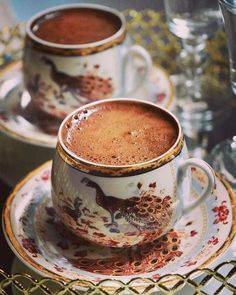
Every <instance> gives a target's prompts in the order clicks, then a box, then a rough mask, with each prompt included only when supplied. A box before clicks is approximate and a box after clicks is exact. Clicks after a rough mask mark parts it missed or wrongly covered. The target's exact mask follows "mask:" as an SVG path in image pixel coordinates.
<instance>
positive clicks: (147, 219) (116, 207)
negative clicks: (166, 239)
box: [81, 177, 172, 236]
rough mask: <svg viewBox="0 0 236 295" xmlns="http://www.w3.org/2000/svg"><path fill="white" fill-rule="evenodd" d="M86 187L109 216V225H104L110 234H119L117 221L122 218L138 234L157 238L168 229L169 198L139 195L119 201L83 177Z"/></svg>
mask: <svg viewBox="0 0 236 295" xmlns="http://www.w3.org/2000/svg"><path fill="white" fill-rule="evenodd" d="M81 182H82V183H84V184H85V185H86V186H87V187H90V188H93V189H95V193H96V197H95V200H96V203H97V205H99V206H100V207H102V208H103V209H104V210H106V211H108V212H109V213H110V216H111V223H107V224H105V226H106V227H108V228H109V230H110V232H114V233H119V232H120V230H119V225H118V222H117V220H118V219H120V218H124V219H125V220H126V221H127V222H128V223H129V224H131V225H133V226H134V227H135V228H137V229H138V230H139V231H140V232H142V231H149V232H154V231H155V234H156V235H157V236H159V235H161V234H162V233H163V230H164V229H166V228H167V227H168V225H169V224H170V221H171V218H172V206H171V204H172V200H171V197H170V196H165V197H164V198H161V197H158V196H155V195H153V194H150V193H148V192H147V193H146V194H145V193H141V194H140V195H139V196H132V197H130V198H127V199H121V198H118V197H115V196H108V195H106V194H105V193H104V191H103V190H102V188H101V187H100V186H99V185H98V184H97V183H96V182H94V181H92V180H90V179H89V178H87V177H85V178H83V179H82V181H81Z"/></svg>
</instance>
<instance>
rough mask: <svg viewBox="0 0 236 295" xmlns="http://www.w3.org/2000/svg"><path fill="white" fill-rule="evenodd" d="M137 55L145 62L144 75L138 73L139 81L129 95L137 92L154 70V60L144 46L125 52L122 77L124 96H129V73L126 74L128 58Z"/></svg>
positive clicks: (133, 47) (137, 46) (135, 46)
mask: <svg viewBox="0 0 236 295" xmlns="http://www.w3.org/2000/svg"><path fill="white" fill-rule="evenodd" d="M134 54H135V55H137V56H139V57H141V58H142V60H143V61H144V73H143V74H142V75H140V73H137V77H138V79H137V81H136V82H135V84H134V86H133V88H132V89H131V90H129V93H132V92H134V91H135V90H137V89H138V87H139V86H140V85H141V84H142V83H143V82H144V81H145V79H146V78H147V76H148V75H149V73H150V72H151V69H152V59H151V56H150V54H149V53H148V52H147V50H146V49H144V48H143V47H142V46H139V45H133V46H131V47H130V48H128V49H127V51H126V52H125V54H124V56H123V62H122V71H121V72H122V77H121V85H122V86H121V89H122V94H123V95H124V94H126V95H127V89H126V88H127V85H126V84H127V83H126V81H127V73H126V70H125V68H126V64H127V61H128V57H129V56H130V55H134Z"/></svg>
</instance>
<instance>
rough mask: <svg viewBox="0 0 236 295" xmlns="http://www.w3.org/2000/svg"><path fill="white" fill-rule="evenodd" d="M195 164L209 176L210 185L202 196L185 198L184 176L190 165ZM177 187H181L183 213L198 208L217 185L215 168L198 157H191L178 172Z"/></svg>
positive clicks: (181, 165) (180, 195)
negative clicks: (190, 198) (191, 198)
mask: <svg viewBox="0 0 236 295" xmlns="http://www.w3.org/2000/svg"><path fill="white" fill-rule="evenodd" d="M191 166H194V167H198V168H200V169H201V170H203V171H204V172H205V173H206V176H207V178H208V185H207V187H206V189H205V190H204V191H203V192H202V194H201V196H199V198H197V199H196V200H193V201H189V202H188V201H186V200H184V196H183V193H182V192H183V191H184V187H183V186H184V178H185V177H186V175H187V173H188V169H189V167H191ZM177 187H178V188H181V193H179V194H178V195H179V198H180V200H181V203H182V204H183V209H182V215H185V214H187V213H189V212H190V211H191V210H192V209H194V208H196V207H197V206H198V205H199V204H200V203H201V202H203V201H204V200H205V199H206V198H207V197H208V196H209V195H210V194H211V192H212V191H213V189H214V187H215V173H214V171H213V169H212V168H211V167H210V166H209V165H208V164H207V163H206V162H205V161H203V160H201V159H197V158H191V159H187V160H185V161H183V162H182V163H181V164H180V166H179V169H178V172H177Z"/></svg>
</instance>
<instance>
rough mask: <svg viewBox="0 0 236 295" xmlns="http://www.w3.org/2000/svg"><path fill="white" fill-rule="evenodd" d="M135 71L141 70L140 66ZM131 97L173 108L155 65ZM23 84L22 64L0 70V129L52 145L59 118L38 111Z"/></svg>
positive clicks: (163, 74)
mask: <svg viewBox="0 0 236 295" xmlns="http://www.w3.org/2000/svg"><path fill="white" fill-rule="evenodd" d="M138 70H140V72H141V71H142V67H139V68H138ZM132 97H134V98H138V99H148V100H150V101H152V102H155V103H157V104H159V105H161V106H163V107H167V108H171V107H173V101H174V99H173V86H172V83H171V81H170V79H169V77H168V75H167V73H166V72H165V71H164V70H163V69H162V68H161V67H158V66H154V68H153V70H152V72H151V74H150V77H149V79H148V80H147V83H146V85H145V86H143V87H139V89H137V91H136V92H135V93H132ZM30 101H31V98H30V95H29V93H28V92H27V91H26V90H25V89H24V86H23V73H22V63H21V62H20V61H18V62H13V63H11V64H9V65H8V66H7V67H6V68H4V70H2V71H0V130H2V131H3V132H5V133H7V134H9V135H11V136H13V137H15V138H17V139H19V140H21V141H26V142H29V143H32V144H36V145H40V146H47V147H54V146H55V145H56V135H57V131H58V128H59V125H60V123H61V122H60V121H55V119H54V118H53V117H51V116H49V115H46V114H45V113H43V112H40V111H38V110H37V109H35V108H34V107H33V105H32V104H31V103H30Z"/></svg>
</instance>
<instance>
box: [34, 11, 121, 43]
mask: <svg viewBox="0 0 236 295" xmlns="http://www.w3.org/2000/svg"><path fill="white" fill-rule="evenodd" d="M120 27H121V21H120V19H119V17H117V16H116V15H113V14H112V13H110V12H107V11H103V10H98V9H93V8H84V7H81V8H71V9H64V10H58V11H54V12H51V13H49V14H46V15H44V16H42V17H40V18H39V19H37V20H36V21H35V22H34V23H33V25H32V31H33V32H34V34H35V35H36V36H37V37H39V38H40V39H42V40H45V41H49V42H53V43H56V44H74V45H76V44H87V43H92V42H97V41H101V40H104V39H106V38H108V37H111V36H112V35H114V34H115V33H116V32H117V31H118V30H119V29H120Z"/></svg>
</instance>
